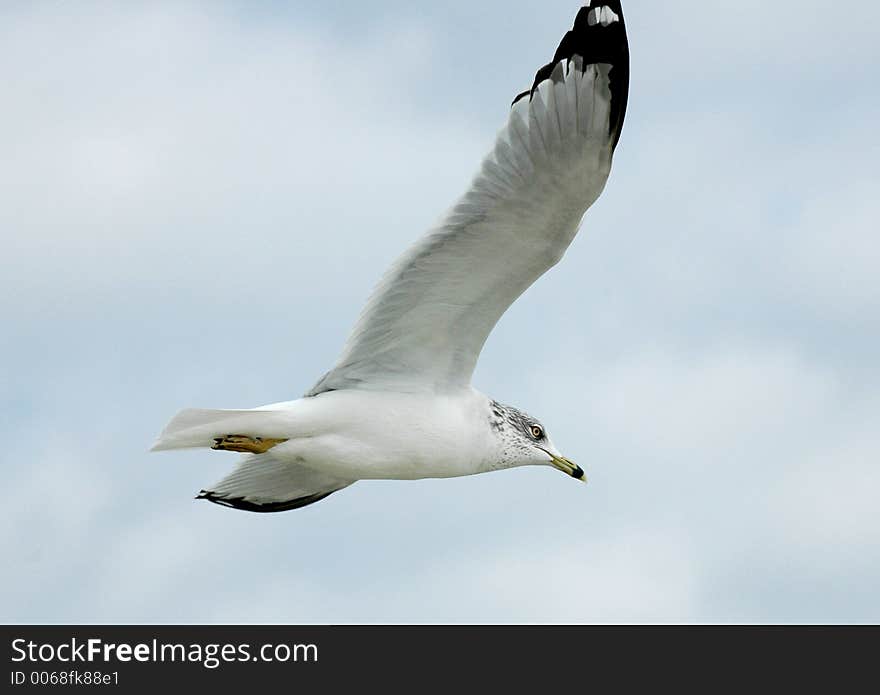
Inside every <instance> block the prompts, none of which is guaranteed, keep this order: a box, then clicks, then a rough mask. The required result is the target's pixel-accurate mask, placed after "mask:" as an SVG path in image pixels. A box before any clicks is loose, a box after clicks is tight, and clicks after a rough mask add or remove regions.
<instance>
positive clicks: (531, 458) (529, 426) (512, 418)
mask: <svg viewBox="0 0 880 695" xmlns="http://www.w3.org/2000/svg"><path fill="white" fill-rule="evenodd" d="M490 411H491V415H490V417H489V426H490V427H491V428H492V431H493V432H494V433H495V435H496V436H497V437H498V439H499V440H500V455H499V459H500V460H499V461H498V462H497V464H496V465H497V468H498V469H502V468H512V467H514V466H531V465H536V464H537V465H548V466H553V467H554V468H556V469H557V470H560V471H562V472H563V473H565V474H566V475H570V476H571V477H572V478H575V479H576V480H582V481H583V482H587V477H586V475H585V474H584V471H583V469H582V468H581V467H580V466H578V465H577V464H576V463H574V462H572V461H569V460H568V459H567V458H565V457H564V456H562V454H560V453H559V451H557V449H556V447H555V446H554V445H553V442H552V441H550V437H549V436H548V434H547V430H546V428H545V427H544V425H542V424H541V423H540V422H539V421H538V419H537V418H534V417H532V416H531V415H529V414H528V413H524V412H522V411H521V410H518V409H516V408H514V407H512V406H509V405H503V404H502V403H499V402H498V401H492V402H491V404H490Z"/></svg>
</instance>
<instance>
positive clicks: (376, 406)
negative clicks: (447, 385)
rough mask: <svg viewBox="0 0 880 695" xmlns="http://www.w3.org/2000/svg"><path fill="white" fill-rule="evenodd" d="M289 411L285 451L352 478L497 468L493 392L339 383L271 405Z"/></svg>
mask: <svg viewBox="0 0 880 695" xmlns="http://www.w3.org/2000/svg"><path fill="white" fill-rule="evenodd" d="M267 409H278V410H283V411H286V412H285V414H286V415H287V414H289V422H290V428H289V431H288V432H283V433H279V434H280V435H284V436H285V437H289V440H288V441H287V442H285V443H284V444H281V445H279V446H277V447H275V449H273V452H274V454H275V455H276V456H278V457H284V458H288V459H290V460H291V461H296V462H297V463H300V464H304V465H307V466H310V467H313V468H315V469H318V470H321V471H325V472H327V473H330V474H333V475H338V476H339V477H341V478H349V479H352V480H355V479H360V480H365V479H366V480H369V479H385V478H394V479H410V480H415V479H419V478H451V477H457V476H462V475H473V474H475V473H482V472H484V471H486V470H489V469H490V468H491V465H490V464H491V458H492V454H493V440H492V438H491V436H490V433H489V426H488V415H489V399H488V398H487V397H486V396H484V395H482V394H480V393H479V392H477V391H474V390H472V389H468V390H466V391H461V392H458V393H456V394H454V395H448V396H437V395H421V394H401V393H389V392H382V391H354V390H350V391H331V392H328V393H324V394H321V395H320V396H315V397H313V398H305V399H302V400H299V401H294V402H292V403H284V404H278V405H276V406H267Z"/></svg>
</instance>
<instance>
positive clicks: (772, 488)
mask: <svg viewBox="0 0 880 695" xmlns="http://www.w3.org/2000/svg"><path fill="white" fill-rule="evenodd" d="M576 9H577V3H576V2H569V1H567V0H566V1H557V0H542V2H533V3H527V2H520V3H510V2H504V3H501V2H494V1H493V2H483V3H474V2H472V1H469V2H458V1H450V2H445V3H413V2H374V3H363V2H335V3H332V7H331V6H328V5H327V3H318V2H314V3H299V2H290V3H282V2H271V3H270V2H265V3H252V2H248V3H244V2H241V3H221V2H164V3H163V2H149V3H146V2H144V3H139V2H117V3H106V2H102V3H97V2H94V3H91V2H50V1H48V0H45V1H43V2H6V3H3V4H2V6H0V84H3V85H4V90H3V95H2V97H0V153H2V156H0V235H2V248H3V253H2V256H0V258H2V261H0V267H2V272H0V315H2V318H3V327H4V329H3V331H2V332H0V365H2V367H0V435H2V440H3V453H2V454H0V460H2V464H3V479H4V482H5V485H4V500H3V515H4V518H5V521H4V523H3V525H2V527H0V554H2V556H3V557H4V559H5V563H4V564H5V565H6V567H7V569H6V571H4V572H3V573H2V575H0V596H2V599H0V619H2V620H6V621H29V622H31V621H39V622H82V621H87V622H117V621H134V622H166V621H170V622H178V621H187V622H214V621H224V622H228V621H232V622H259V621H271V622H363V621H367V622H424V621H432V622H433V621H439V622H470V621H477V622H486V621H490V622H520V621H528V622H545V621H551V622H556V621H561V622H585V621H599V622H605V621H625V622H632V621H661V622H693V621H699V622H707V621H734V622H744V621H759V622H772V621H792V622H814V621H822V622H826V621H830V622H836V621H875V622H876V621H878V620H880V599H878V596H877V591H876V587H877V586H878V585H880V511H878V505H877V499H878V497H880V465H878V464H880V428H878V426H877V423H878V422H880V373H878V357H877V355H878V354H880V323H878V320H877V318H878V314H880V281H878V277H880V239H878V235H877V219H878V217H880V175H878V166H877V161H878V156H880V139H878V137H877V123H878V122H880V94H878V90H877V88H876V80H877V74H878V70H880V44H878V42H877V40H876V38H877V29H876V28H877V26H878V25H880V8H878V6H877V4H876V3H870V2H867V1H856V2H851V3H847V5H846V7H845V8H835V9H834V11H830V10H829V7H828V4H827V3H826V2H818V1H814V0H800V1H798V2H794V0H782V1H780V2H776V3H772V4H769V5H768V4H767V3H764V2H757V0H743V1H741V2H738V3H735V4H731V3H724V2H715V1H707V2H701V3H693V2H684V1H679V0H669V1H667V2H663V3H658V2H648V1H646V0H629V1H628V2H626V4H625V6H624V9H625V10H626V14H627V21H628V25H629V31H630V41H631V48H632V57H633V79H632V86H631V101H630V111H629V115H628V117H627V124H626V128H625V131H624V133H623V137H622V140H621V145H620V147H619V149H618V153H617V157H616V160H615V170H614V172H613V174H612V178H611V181H610V182H609V185H608V188H607V189H606V193H605V195H604V196H603V197H602V199H601V200H600V201H599V203H598V204H597V205H596V206H595V208H594V209H593V210H591V211H590V213H588V218H587V221H586V223H585V225H584V230H583V232H582V234H581V235H580V236H579V237H578V239H577V240H576V242H575V244H574V245H573V246H572V248H571V250H570V251H569V253H568V255H567V256H566V258H565V260H564V261H563V262H562V263H561V264H560V265H559V266H557V268H556V269H554V271H553V272H552V273H550V274H549V275H548V276H547V277H545V278H543V279H542V280H541V281H539V283H538V284H537V285H536V286H535V287H533V288H532V289H531V290H530V291H529V292H528V293H527V294H526V295H525V296H524V297H523V298H522V299H521V300H520V301H519V302H518V303H517V304H516V305H515V306H514V307H513V308H512V309H511V310H510V312H509V313H508V314H507V315H506V316H505V317H504V319H503V320H502V321H501V323H500V324H499V325H498V327H497V329H496V331H495V332H494V333H493V335H492V336H491V338H490V340H489V342H488V344H487V346H486V350H485V351H484V353H483V358H482V360H481V363H480V365H479V367H478V370H477V374H476V377H475V383H476V385H477V387H478V388H480V389H482V390H484V391H485V392H486V393H488V394H490V395H492V396H493V397H496V398H498V399H499V400H502V401H504V402H507V403H511V404H513V405H517V406H519V407H522V408H525V409H526V410H528V411H530V412H532V413H534V414H535V415H536V416H538V417H540V418H541V419H542V420H543V421H544V422H545V423H546V424H547V425H548V428H549V430H550V432H551V434H552V436H553V438H554V441H555V442H556V444H557V445H558V446H559V447H560V449H561V450H562V451H564V452H565V453H566V455H568V456H570V457H571V458H572V459H574V460H576V461H578V462H579V463H581V464H582V465H583V466H584V468H586V469H587V472H588V474H589V476H590V478H591V483H590V485H589V486H588V487H586V488H584V487H583V486H582V485H578V484H575V483H574V482H573V481H570V480H567V479H566V478H564V477H563V476H561V475H559V474H558V473H554V472H553V471H551V470H549V469H547V470H544V469H529V470H517V471H508V472H504V473H497V474H492V475H486V476H478V477H473V478H465V479H460V480H450V481H424V482H418V483H403V482H385V483H378V482H373V483H359V484H357V485H355V486H353V487H351V488H349V489H347V490H345V491H343V492H340V493H339V494H337V495H334V496H333V497H331V498H329V499H328V500H326V501H325V502H322V503H320V504H318V505H315V506H313V507H309V508H308V509H304V510H301V511H297V512H291V513H287V514H280V515H274V516H262V515H249V514H244V513H238V512H234V511H230V510H226V509H222V508H219V507H216V506H213V505H209V504H206V503H196V502H194V501H193V500H192V499H191V497H192V495H193V494H194V493H195V492H197V491H198V490H199V489H200V488H201V487H203V486H205V485H206V484H210V483H212V482H214V481H215V480H216V479H218V478H219V477H221V476H222V475H223V474H224V473H225V472H226V471H227V470H228V469H229V468H230V467H231V466H232V465H233V462H234V456H231V455H227V454H218V453H214V452H196V453H192V452H190V453H172V454H165V455H157V454H154V455H150V454H147V453H146V450H147V448H148V447H149V446H150V444H151V442H152V440H153V438H154V437H155V435H156V434H157V432H158V431H159V430H160V429H161V427H162V426H163V425H164V424H165V422H166V421H167V419H168V418H169V417H170V416H171V415H173V414H174V413H175V412H176V410H177V409H179V408H181V407H184V406H204V407H250V406H256V405H260V404H263V403H267V402H274V401H279V400H286V399H290V398H293V397H296V396H298V395H299V394H300V393H302V392H303V391H305V390H306V389H307V388H308V387H310V386H311V384H312V383H313V382H314V381H315V380H316V379H317V378H318V376H320V375H321V374H322V373H323V372H324V371H325V370H326V369H327V368H328V367H329V366H330V365H331V363H332V361H333V359H334V358H335V356H336V354H337V352H338V350H339V349H340V348H341V345H342V342H343V340H344V338H345V335H346V333H347V331H348V329H349V327H350V326H351V323H352V322H353V320H354V317H355V315H356V314H357V312H358V311H359V309H360V307H361V305H362V302H363V301H364V299H365V297H366V295H367V293H368V292H369V290H370V288H371V286H372V285H373V283H374V282H375V281H376V280H377V279H378V278H379V276H380V274H381V273H382V271H383V270H384V268H385V266H386V265H387V264H388V263H389V262H390V261H391V260H392V259H393V258H394V256H395V255H396V254H397V253H398V252H399V251H401V250H402V249H403V248H404V246H405V245H406V244H407V243H408V242H409V241H410V240H412V239H413V238H414V237H415V236H417V235H418V234H420V233H421V232H422V231H423V230H424V229H425V228H426V227H427V226H429V225H430V224H431V223H432V222H433V221H435V220H436V219H437V218H438V217H439V216H440V215H441V214H442V212H443V211H444V210H445V208H446V207H447V206H448V205H449V204H450V203H451V202H452V201H453V200H454V199H455V197H456V196H457V195H458V194H459V193H461V192H462V191H463V190H464V188H465V187H466V185H467V184H468V182H469V180H470V177H471V175H472V174H473V173H474V171H475V169H476V166H477V164H478V162H479V160H480V158H481V157H482V155H483V154H484V153H485V152H486V151H487V150H488V147H489V145H490V143H491V142H492V138H493V136H494V133H495V131H496V129H497V128H498V127H499V126H500V125H501V124H502V122H503V120H504V117H505V113H506V110H507V105H508V104H509V103H510V100H511V99H512V97H513V96H514V95H515V94H516V93H518V92H519V91H521V90H522V89H524V88H525V87H527V86H528V84H529V83H530V80H531V78H532V76H533V74H534V72H535V70H536V69H537V68H538V67H539V66H540V65H542V64H543V63H545V62H546V60H547V59H548V58H549V57H550V56H551V55H552V53H553V51H554V50H555V47H556V44H557V43H558V41H559V39H560V38H561V36H562V34H563V33H564V31H566V30H567V28H568V27H569V26H570V24H571V22H572V19H573V17H574V14H575V12H576ZM847 12H848V13H852V14H851V15H847V14H845V13H847Z"/></svg>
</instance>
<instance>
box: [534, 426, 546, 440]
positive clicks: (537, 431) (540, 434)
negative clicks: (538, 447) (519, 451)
mask: <svg viewBox="0 0 880 695" xmlns="http://www.w3.org/2000/svg"><path fill="white" fill-rule="evenodd" d="M531 432H532V436H533V437H534V438H535V439H543V438H544V428H543V427H541V426H540V425H532V427H531Z"/></svg>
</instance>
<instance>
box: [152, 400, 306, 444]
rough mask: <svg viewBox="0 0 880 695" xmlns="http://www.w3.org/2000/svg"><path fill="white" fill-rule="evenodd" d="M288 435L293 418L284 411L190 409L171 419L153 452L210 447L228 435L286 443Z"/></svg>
mask: <svg viewBox="0 0 880 695" xmlns="http://www.w3.org/2000/svg"><path fill="white" fill-rule="evenodd" d="M285 432H288V433H289V432H290V415H289V414H287V413H285V412H284V411H283V410H265V409H256V410H204V409H201V408H188V409H186V410H181V411H180V412H179V413H177V415H175V416H174V417H173V418H172V419H171V422H169V423H168V424H167V425H166V426H165V429H164V430H162V433H161V434H160V435H159V438H158V439H157V440H156V443H155V444H153V447H152V449H151V451H168V450H170V449H198V448H210V447H213V446H215V444H216V443H217V440H218V439H222V438H223V437H226V436H228V435H247V436H248V437H253V438H263V439H266V440H272V439H278V440H283V439H285V435H284V434H283V433H285Z"/></svg>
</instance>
